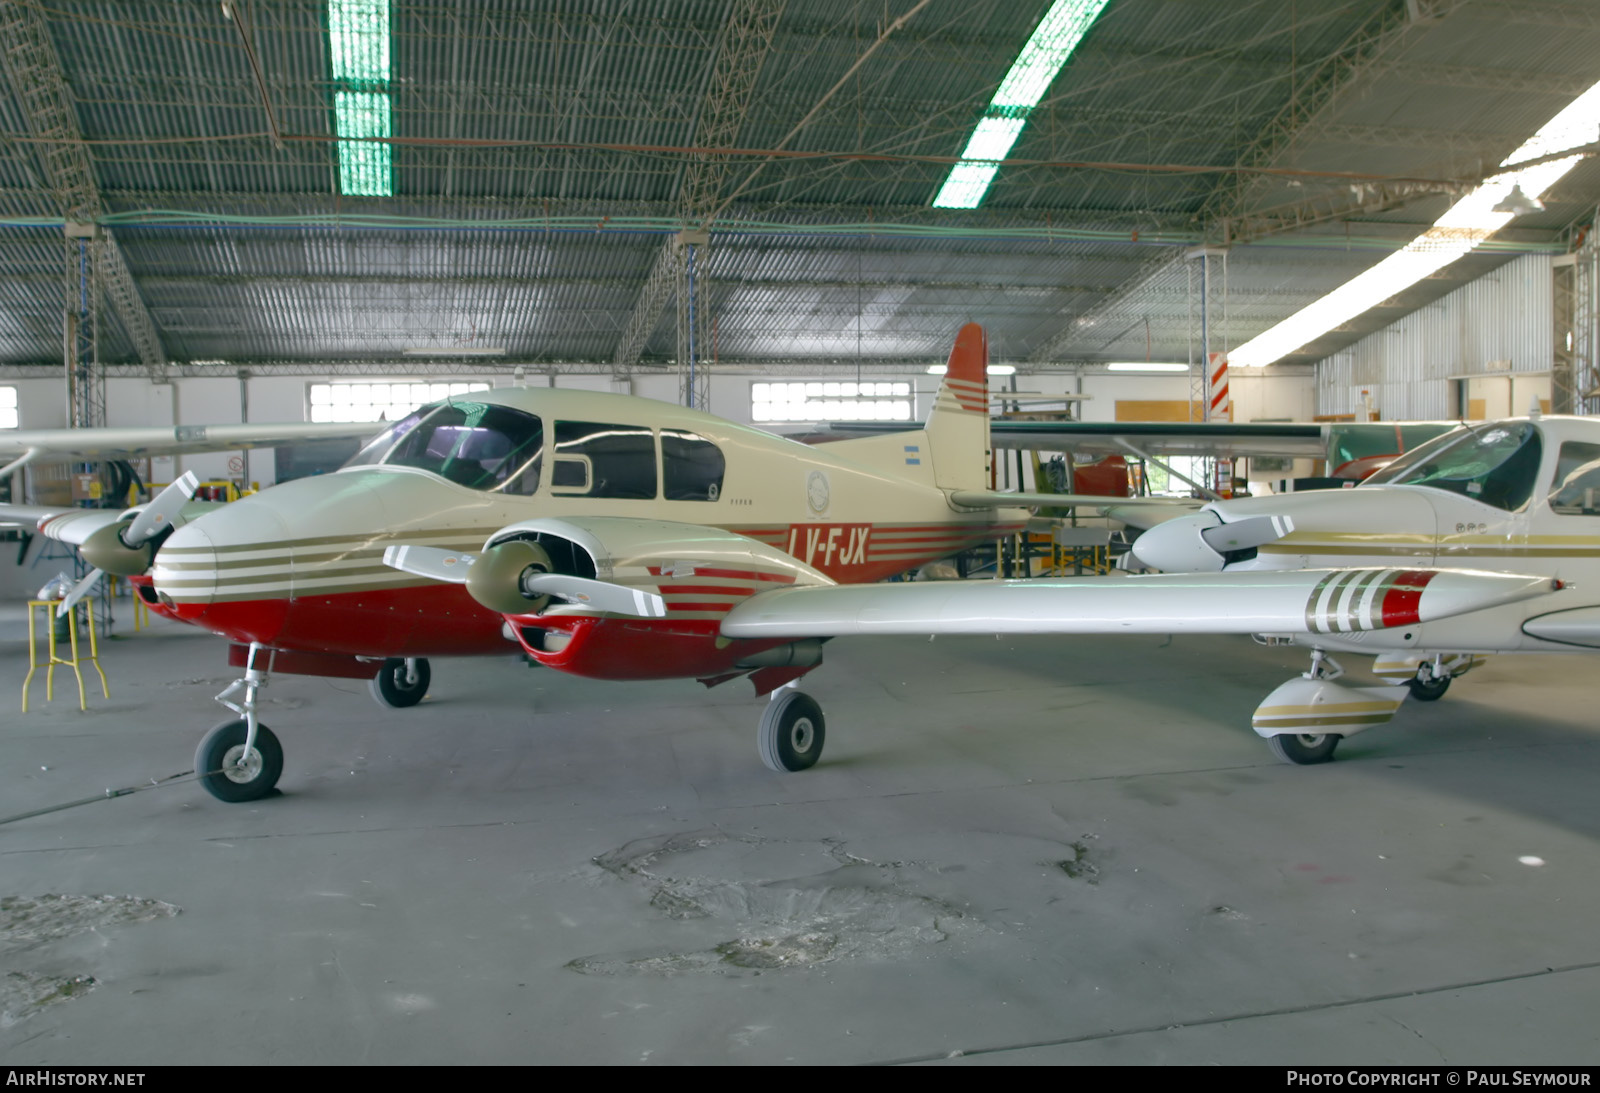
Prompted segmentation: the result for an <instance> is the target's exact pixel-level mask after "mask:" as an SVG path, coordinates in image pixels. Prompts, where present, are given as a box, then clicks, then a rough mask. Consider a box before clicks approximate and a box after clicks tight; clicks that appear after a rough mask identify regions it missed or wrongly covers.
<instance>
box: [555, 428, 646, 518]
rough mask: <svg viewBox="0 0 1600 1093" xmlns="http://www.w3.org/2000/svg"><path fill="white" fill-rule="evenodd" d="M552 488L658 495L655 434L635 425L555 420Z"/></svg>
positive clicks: (597, 494)
mask: <svg viewBox="0 0 1600 1093" xmlns="http://www.w3.org/2000/svg"><path fill="white" fill-rule="evenodd" d="M554 456H555V458H554V460H553V462H552V464H551V467H550V490H551V492H552V493H561V494H567V495H568V496H576V497H611V498H629V499H636V500H642V499H650V498H654V497H655V495H656V438H655V434H653V433H652V432H651V431H650V430H649V429H646V428H642V427H640V426H637V425H608V424H603V423H601V422H597V421H558V422H556V447H555V452H554Z"/></svg>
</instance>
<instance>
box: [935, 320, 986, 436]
mask: <svg viewBox="0 0 1600 1093" xmlns="http://www.w3.org/2000/svg"><path fill="white" fill-rule="evenodd" d="M944 379H945V384H946V386H948V387H949V388H950V391H951V393H952V394H954V395H955V396H956V398H957V399H958V400H959V401H960V403H961V406H962V409H965V410H969V411H973V412H976V413H981V414H983V415H984V416H988V413H989V337H988V335H987V334H985V333H984V331H983V327H982V326H980V325H979V324H977V323H968V324H967V325H966V326H964V327H962V328H961V330H960V331H959V332H958V333H957V334H956V344H955V347H954V348H953V349H951V350H950V363H949V365H948V366H947V368H946V371H945V377H944Z"/></svg>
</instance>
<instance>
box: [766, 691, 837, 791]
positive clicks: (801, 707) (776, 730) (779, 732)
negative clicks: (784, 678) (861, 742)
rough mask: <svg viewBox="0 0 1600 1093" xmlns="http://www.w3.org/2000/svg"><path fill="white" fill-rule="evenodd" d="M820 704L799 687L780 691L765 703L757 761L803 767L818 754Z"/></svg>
mask: <svg viewBox="0 0 1600 1093" xmlns="http://www.w3.org/2000/svg"><path fill="white" fill-rule="evenodd" d="M824 737H825V731H824V723H823V718H822V707H821V706H819V705H817V700H816V699H814V698H812V697H811V696H810V695H808V694H802V693H801V692H800V691H784V692H783V693H781V694H779V695H778V697H776V698H774V699H773V700H772V701H771V702H769V703H767V709H766V712H765V713H763V714H762V715H761V728H760V731H759V733H758V735H757V738H756V741H757V744H758V745H759V748H760V751H761V761H762V762H763V763H765V764H766V765H767V766H768V767H770V768H772V769H773V770H776V771H797V770H805V769H806V768H807V767H810V766H813V765H815V763H816V761H817V760H818V759H819V758H820V757H821V756H822V743H823V739H824Z"/></svg>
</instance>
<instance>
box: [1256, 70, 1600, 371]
mask: <svg viewBox="0 0 1600 1093" xmlns="http://www.w3.org/2000/svg"><path fill="white" fill-rule="evenodd" d="M1597 136H1600V84H1595V85H1594V86H1593V87H1591V88H1590V89H1589V90H1587V91H1585V92H1584V93H1583V94H1582V95H1580V96H1578V97H1577V98H1576V99H1574V100H1573V101H1572V103H1571V104H1570V105H1568V106H1567V108H1566V109H1564V110H1562V111H1561V113H1559V114H1557V115H1556V116H1555V117H1553V118H1551V119H1550V121H1549V122H1547V123H1546V124H1545V125H1544V127H1543V128H1541V129H1540V130H1539V131H1538V132H1537V133H1535V134H1534V135H1533V136H1531V137H1529V138H1528V139H1527V140H1526V141H1524V142H1523V144H1522V147H1520V148H1518V149H1517V150H1516V151H1515V152H1512V153H1511V154H1510V155H1509V156H1507V157H1506V158H1505V159H1504V160H1503V161H1502V162H1501V164H1500V165H1501V166H1502V167H1504V166H1506V165H1507V164H1513V163H1525V162H1527V161H1528V160H1530V159H1537V158H1538V157H1540V156H1548V155H1559V154H1560V153H1562V152H1565V151H1567V150H1568V149H1569V148H1578V147H1581V146H1583V145H1586V144H1590V143H1593V142H1594V141H1595V140H1596V138H1597ZM1582 158H1583V157H1581V156H1576V155H1574V156H1565V157H1563V158H1561V159H1554V160H1550V161H1549V162H1547V163H1539V164H1535V165H1534V166H1532V167H1524V168H1522V169H1521V170H1516V171H1507V172H1505V173H1504V174H1499V175H1495V176H1494V177H1493V178H1490V179H1486V180H1485V181H1484V182H1483V183H1482V184H1480V185H1479V186H1477V187H1476V188H1474V189H1473V191H1472V192H1471V193H1469V194H1467V196H1465V197H1463V198H1462V199H1461V200H1460V201H1457V202H1456V203H1455V204H1454V205H1452V206H1451V207H1450V209H1449V210H1448V211H1447V212H1446V213H1445V214H1444V215H1443V216H1441V217H1440V218H1439V219H1438V220H1436V221H1434V223H1433V227H1431V228H1429V229H1428V230H1427V231H1425V232H1423V233H1422V234H1421V235H1419V236H1418V237H1417V238H1415V239H1413V240H1412V241H1411V242H1410V243H1408V244H1407V245H1406V246H1405V247H1404V248H1403V249H1401V250H1398V251H1396V252H1395V253H1393V254H1391V255H1389V257H1387V258H1385V259H1384V260H1383V261H1381V262H1379V263H1378V264H1377V265H1375V266H1373V267H1372V268H1371V269H1369V270H1367V271H1366V272H1365V273H1362V274H1360V275H1358V276H1357V277H1355V278H1354V279H1353V280H1350V281H1346V282H1345V283H1344V284H1342V285H1340V286H1339V287H1338V288H1336V289H1334V290H1333V291H1332V292H1330V293H1328V294H1327V295H1326V296H1324V297H1322V299H1320V300H1317V301H1316V302H1314V303H1312V304H1309V305H1307V306H1306V307H1304V308H1302V309H1301V310H1299V311H1297V312H1295V313H1294V314H1293V315H1291V316H1289V317H1288V318H1287V319H1285V320H1283V322H1281V323H1279V324H1278V325H1276V326H1274V327H1272V328H1271V329H1269V330H1266V331H1264V332H1262V333H1261V334H1258V335H1257V336H1256V337H1254V338H1252V339H1250V340H1249V341H1247V342H1245V343H1244V344H1243V345H1241V346H1239V347H1238V348H1237V349H1235V350H1233V352H1232V353H1230V354H1229V355H1228V357H1229V360H1230V361H1231V362H1232V363H1233V364H1236V365H1243V366H1246V367H1254V366H1259V365H1263V364H1271V363H1273V362H1274V361H1277V360H1280V359H1282V358H1283V357H1286V356H1288V355H1289V354H1290V353H1293V352H1294V351H1295V350H1297V349H1299V348H1300V347H1301V346H1303V345H1305V344H1306V343H1307V342H1310V341H1314V340H1315V339H1317V338H1320V337H1321V336H1322V335H1324V334H1326V333H1327V332H1328V331H1330V330H1332V329H1333V328H1334V327H1337V326H1339V325H1341V324H1343V323H1346V322H1349V321H1350V320H1351V319H1353V318H1355V317H1356V316H1357V315H1360V314H1361V313H1362V312H1365V311H1370V310H1371V309H1372V308H1374V307H1376V306H1378V305H1379V304H1381V303H1382V302H1383V301H1385V300H1387V299H1389V297H1391V296H1393V295H1395V294H1396V293H1398V292H1401V291H1403V290H1404V289H1407V288H1410V287H1411V286H1412V285H1414V284H1416V283H1417V282H1418V281H1420V280H1422V279H1423V278H1424V277H1428V276H1431V275H1432V274H1434V273H1436V272H1437V271H1439V270H1441V269H1443V268H1444V267H1445V266H1447V265H1449V264H1450V263H1451V262H1454V261H1455V260H1456V259H1457V258H1460V257H1462V256H1463V255H1465V254H1467V253H1469V252H1471V251H1472V250H1473V249H1475V248H1476V247H1477V246H1478V245H1479V244H1481V243H1482V242H1483V241H1484V240H1485V239H1488V238H1489V237H1490V236H1492V235H1494V233H1495V232H1497V231H1499V230H1500V229H1501V228H1503V227H1505V226H1506V225H1507V224H1509V223H1510V222H1511V221H1512V219H1513V218H1514V216H1515V214H1513V213H1509V212H1495V211H1494V207H1495V206H1496V205H1498V204H1499V203H1500V202H1501V201H1503V200H1505V197H1506V195H1507V194H1509V193H1510V192H1511V189H1512V187H1513V186H1520V187H1521V188H1522V192H1523V193H1525V194H1532V195H1533V196H1535V197H1538V196H1540V195H1542V194H1543V193H1544V192H1545V191H1546V190H1548V189H1550V187H1552V186H1554V185H1555V184H1556V183H1557V182H1558V181H1559V180H1560V179H1561V178H1562V176H1564V175H1565V174H1566V173H1567V172H1568V171H1570V170H1572V168H1573V167H1575V166H1577V164H1578V162H1579V161H1580V160H1581V159H1582Z"/></svg>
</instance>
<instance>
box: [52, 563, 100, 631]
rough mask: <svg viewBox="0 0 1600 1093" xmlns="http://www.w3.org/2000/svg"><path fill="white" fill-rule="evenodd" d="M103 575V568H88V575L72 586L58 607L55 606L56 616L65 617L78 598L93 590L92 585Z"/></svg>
mask: <svg viewBox="0 0 1600 1093" xmlns="http://www.w3.org/2000/svg"><path fill="white" fill-rule="evenodd" d="M104 576H105V572H104V571H103V570H99V569H91V570H89V573H88V575H87V576H85V577H84V578H83V580H81V581H79V582H78V583H77V584H75V585H73V586H72V591H71V592H68V593H67V598H66V599H64V600H62V601H61V606H60V607H58V608H56V618H58V619H61V618H66V616H67V615H68V614H70V613H71V611H72V609H73V608H74V607H77V606H78V601H79V600H81V599H83V598H84V597H85V596H87V595H88V594H89V593H90V592H92V591H94V586H95V585H97V584H99V583H100V578H101V577H104Z"/></svg>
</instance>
